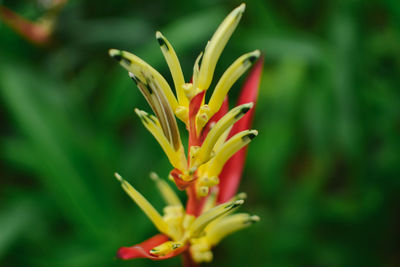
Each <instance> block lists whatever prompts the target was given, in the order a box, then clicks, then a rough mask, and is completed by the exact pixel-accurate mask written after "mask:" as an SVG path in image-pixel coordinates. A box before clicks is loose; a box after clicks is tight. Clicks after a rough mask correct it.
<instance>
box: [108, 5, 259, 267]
mask: <svg viewBox="0 0 400 267" xmlns="http://www.w3.org/2000/svg"><path fill="white" fill-rule="evenodd" d="M244 10H245V5H244V4H242V5H240V6H239V7H237V8H236V9H234V10H233V11H232V12H231V13H230V14H229V15H228V16H227V17H226V18H225V19H224V21H223V22H222V23H221V25H220V26H219V27H218V29H217V31H216V32H215V33H214V35H213V36H212V38H211V40H210V41H209V42H208V44H207V46H206V48H205V50H204V53H203V52H202V53H200V55H199V56H198V58H197V59H196V62H195V65H194V68H193V76H192V80H191V82H189V83H185V80H184V76H183V73H182V69H181V66H180V63H179V60H178V57H177V55H176V53H175V51H174V49H173V47H172V45H171V44H170V43H169V41H168V40H167V39H166V38H165V37H164V36H163V35H162V34H161V33H160V32H157V33H156V38H157V41H158V43H159V44H160V47H161V51H162V53H163V55H164V57H165V59H166V61H167V64H168V66H169V69H170V71H171V75H172V78H173V82H174V87H175V94H174V93H173V91H172V90H171V87H170V85H169V84H168V82H167V81H166V80H165V79H164V77H163V76H162V75H161V74H160V73H158V72H157V71H156V70H155V69H153V68H152V67H151V66H150V65H148V64H147V63H146V62H144V61H143V60H142V59H140V58H138V57H137V56H135V55H133V54H131V53H129V52H126V51H120V50H116V49H111V50H110V51H109V53H110V55H111V57H113V58H114V59H116V60H117V61H118V62H119V63H120V64H121V65H122V66H123V67H124V68H125V69H127V70H128V71H129V76H130V77H131V78H132V80H133V81H134V82H135V83H136V85H137V87H138V88H139V90H140V91H141V93H142V94H143V96H144V97H145V99H146V100H147V102H148V103H149V105H150V107H151V109H152V111H153V112H154V115H151V114H149V113H147V112H145V111H142V110H138V109H135V112H136V113H137V115H138V116H139V118H140V119H141V121H142V123H143V124H144V126H145V127H146V128H147V129H148V130H149V132H150V133H151V134H152V135H153V136H154V137H155V139H156V140H157V142H158V143H159V144H160V146H161V147H162V149H163V150H164V152H165V154H166V156H167V158H168V159H169V161H170V163H171V165H172V166H173V170H172V171H171V172H170V175H169V178H170V180H171V181H173V182H174V183H175V185H176V186H177V187H178V189H180V190H186V192H187V195H188V200H187V203H186V207H184V205H183V204H182V202H181V201H180V199H179V198H178V196H177V195H176V194H175V192H174V191H173V189H172V188H171V187H170V186H169V185H168V183H167V182H166V181H164V180H162V179H161V178H159V177H158V176H157V175H156V174H155V173H152V174H151V175H150V176H151V178H152V179H153V180H154V181H155V183H156V186H157V188H158V189H159V191H160V194H161V195H162V197H163V198H164V200H165V202H166V207H165V208H164V210H163V215H161V214H160V213H159V212H158V211H157V210H156V209H155V208H154V207H153V206H152V205H151V204H150V203H149V202H148V201H147V200H146V199H145V198H144V197H143V196H142V195H141V194H140V193H139V192H138V191H136V189H135V188H133V187H132V186H131V185H130V184H129V183H128V182H127V181H125V180H124V179H123V178H122V177H121V176H120V175H119V174H116V177H117V179H118V180H119V181H120V182H121V185H122V188H123V189H124V190H125V191H126V193H127V194H128V195H129V196H130V197H131V198H132V199H133V200H134V201H135V202H136V204H137V205H138V206H139V207H140V208H141V209H142V210H143V212H144V213H145V214H146V215H147V216H148V218H149V219H150V220H151V221H152V223H153V224H154V225H155V227H156V228H157V229H158V231H159V232H160V234H158V235H156V236H154V237H152V238H150V239H148V240H146V241H144V242H143V243H140V244H137V245H134V246H131V247H122V248H120V249H119V250H118V253H117V255H118V257H119V258H122V259H132V258H149V259H153V260H162V259H167V258H171V257H174V256H176V255H179V254H181V253H183V252H185V254H184V255H185V258H186V260H187V261H186V262H187V263H188V262H189V263H190V262H192V263H200V262H209V261H211V260H212V258H213V254H212V252H211V249H212V247H214V246H215V245H217V244H218V243H219V242H220V241H221V240H222V239H223V238H224V237H225V236H227V235H228V234H230V233H232V232H235V231H238V230H240V229H243V228H245V227H247V226H249V225H251V224H252V223H254V222H256V221H258V220H259V217H258V216H256V215H249V214H246V213H239V214H233V212H234V211H236V210H237V209H238V208H239V207H240V206H241V205H242V204H243V203H244V199H245V197H246V196H245V194H243V193H241V194H238V195H235V194H236V191H237V188H238V185H239V181H240V178H241V174H242V170H243V165H244V161H245V156H246V145H247V144H248V143H249V142H250V141H251V140H252V139H253V138H254V137H255V136H257V134H258V132H257V131H256V130H250V129H249V127H250V125H251V122H252V117H253V114H254V105H255V102H256V99H257V95H258V87H259V82H260V76H261V71H262V64H263V60H262V58H261V59H260V52H259V51H258V50H255V51H253V52H250V53H247V54H244V55H243V56H241V57H239V58H238V59H237V60H236V61H235V62H233V63H232V65H231V66H230V67H229V68H228V69H227V70H226V71H225V73H224V74H223V75H222V77H221V78H220V79H219V81H218V83H217V85H216V86H215V88H214V90H213V93H212V95H211V97H210V99H209V101H208V103H207V104H206V103H205V94H206V91H207V90H208V89H209V87H210V84H211V81H212V78H213V74H214V70H215V66H216V64H217V61H218V59H219V57H220V55H221V53H222V50H223V49H224V47H225V45H226V43H227V42H228V40H229V38H230V37H231V35H232V33H233V31H234V30H235V28H236V26H237V25H238V23H239V21H240V19H241V17H242V14H243V12H244ZM253 63H255V66H254V67H253V69H252V70H251V72H250V74H249V76H248V78H247V80H246V82H245V84H244V86H243V89H242V92H241V94H240V96H239V101H238V104H237V106H236V107H235V108H233V109H231V110H229V108H228V100H227V94H228V92H229V90H230V88H231V87H232V85H233V84H234V83H235V82H236V81H237V80H238V79H239V77H240V76H241V75H243V74H244V73H245V72H246V71H247V70H248V69H249V68H250V67H251V66H252V65H253ZM175 117H177V118H178V119H179V120H181V121H182V122H183V123H184V124H185V125H186V128H187V130H188V133H189V145H188V153H187V154H186V153H185V149H184V146H183V145H182V141H181V138H180V133H179V128H178V125H177V121H176V119H175Z"/></svg>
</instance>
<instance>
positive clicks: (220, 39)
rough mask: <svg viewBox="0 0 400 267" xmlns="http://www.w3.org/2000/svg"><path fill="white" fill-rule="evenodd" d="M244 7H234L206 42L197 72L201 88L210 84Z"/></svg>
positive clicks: (243, 5)
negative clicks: (198, 71)
mask: <svg viewBox="0 0 400 267" xmlns="http://www.w3.org/2000/svg"><path fill="white" fill-rule="evenodd" d="M245 8H246V5H245V4H241V5H240V6H239V7H237V8H235V9H234V10H233V11H232V12H231V13H230V14H229V15H228V16H227V17H226V18H225V19H224V21H223V22H222V23H221V25H219V27H218V29H217V30H216V32H215V33H214V35H213V36H212V38H211V40H210V42H209V43H208V44H207V46H206V49H205V52H204V57H203V60H202V63H201V67H200V73H199V82H198V87H199V88H200V89H201V90H207V89H208V87H209V86H210V84H211V81H212V78H213V74H214V70H215V66H216V64H217V61H218V59H219V56H220V55H221V53H222V50H223V49H224V47H225V45H226V43H227V42H228V40H229V38H230V37H231V35H232V33H233V31H234V30H235V29H236V26H237V25H238V23H239V21H240V18H241V17H242V14H243V12H244V10H245Z"/></svg>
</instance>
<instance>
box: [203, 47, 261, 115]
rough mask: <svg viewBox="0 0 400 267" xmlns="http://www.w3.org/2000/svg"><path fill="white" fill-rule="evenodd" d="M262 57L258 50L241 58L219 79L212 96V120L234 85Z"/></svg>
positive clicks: (210, 105) (210, 106) (210, 103)
mask: <svg viewBox="0 0 400 267" xmlns="http://www.w3.org/2000/svg"><path fill="white" fill-rule="evenodd" d="M259 57H260V51H259V50H256V51H253V52H250V53H247V54H244V55H243V56H241V57H239V58H238V59H237V60H236V61H235V62H233V63H232V65H231V66H229V68H228V69H227V70H226V71H225V72H224V74H223V75H222V77H221V78H220V79H219V81H218V83H217V85H216V86H215V89H214V91H213V93H212V95H211V98H210V101H209V102H208V107H209V109H210V114H208V116H209V117H210V118H211V117H212V115H214V114H215V113H216V112H217V111H218V110H219V109H220V107H221V105H222V102H223V101H224V99H225V97H226V95H227V94H228V92H229V90H230V89H231V87H232V85H233V84H234V83H235V82H236V81H237V80H238V79H239V78H240V76H242V75H243V73H245V72H246V71H247V70H248V69H249V68H250V66H251V65H252V64H253V63H254V62H255V61H256V60H257V59H258V58H259Z"/></svg>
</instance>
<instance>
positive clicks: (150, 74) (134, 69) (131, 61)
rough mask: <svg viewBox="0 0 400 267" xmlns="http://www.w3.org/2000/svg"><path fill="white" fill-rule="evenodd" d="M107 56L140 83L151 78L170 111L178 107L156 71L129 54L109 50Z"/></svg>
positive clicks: (162, 78)
mask: <svg viewBox="0 0 400 267" xmlns="http://www.w3.org/2000/svg"><path fill="white" fill-rule="evenodd" d="M109 54H110V56H111V57H113V58H114V59H115V60H117V61H118V62H119V63H120V64H121V66H122V67H124V68H125V69H127V70H128V71H129V72H131V73H133V74H134V75H135V76H136V77H138V78H139V79H140V80H141V81H146V79H148V78H153V79H154V80H155V81H156V82H157V83H158V84H159V86H160V87H161V89H162V91H163V92H164V94H165V97H166V98H167V100H168V102H169V104H170V106H171V108H172V110H173V111H175V110H176V108H177V107H178V101H177V100H176V98H175V95H174V94H173V93H172V91H171V87H170V86H169V84H168V82H167V81H166V80H165V79H164V77H163V76H162V75H161V74H160V73H159V72H158V71H156V70H155V69H154V68H153V67H151V66H150V65H149V64H147V63H146V62H145V61H143V60H142V59H140V58H139V57H137V56H135V55H134V54H131V53H129V52H126V51H121V50H117V49H110V50H109Z"/></svg>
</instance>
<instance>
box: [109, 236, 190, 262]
mask: <svg viewBox="0 0 400 267" xmlns="http://www.w3.org/2000/svg"><path fill="white" fill-rule="evenodd" d="M168 240H169V237H168V236H166V235H164V234H158V235H155V236H153V237H151V238H149V239H147V240H146V241H144V242H142V243H140V244H137V245H134V246H132V247H121V248H120V249H119V250H118V252H117V257H118V258H120V259H123V260H129V259H135V258H148V259H152V260H165V259H169V258H173V257H175V256H177V255H179V254H181V253H182V252H183V251H185V250H186V249H187V246H184V247H182V248H179V249H176V250H174V251H173V252H171V253H169V254H167V255H165V256H154V255H152V254H150V250H151V249H152V248H154V247H156V246H158V245H160V244H162V243H164V242H166V241H168Z"/></svg>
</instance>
